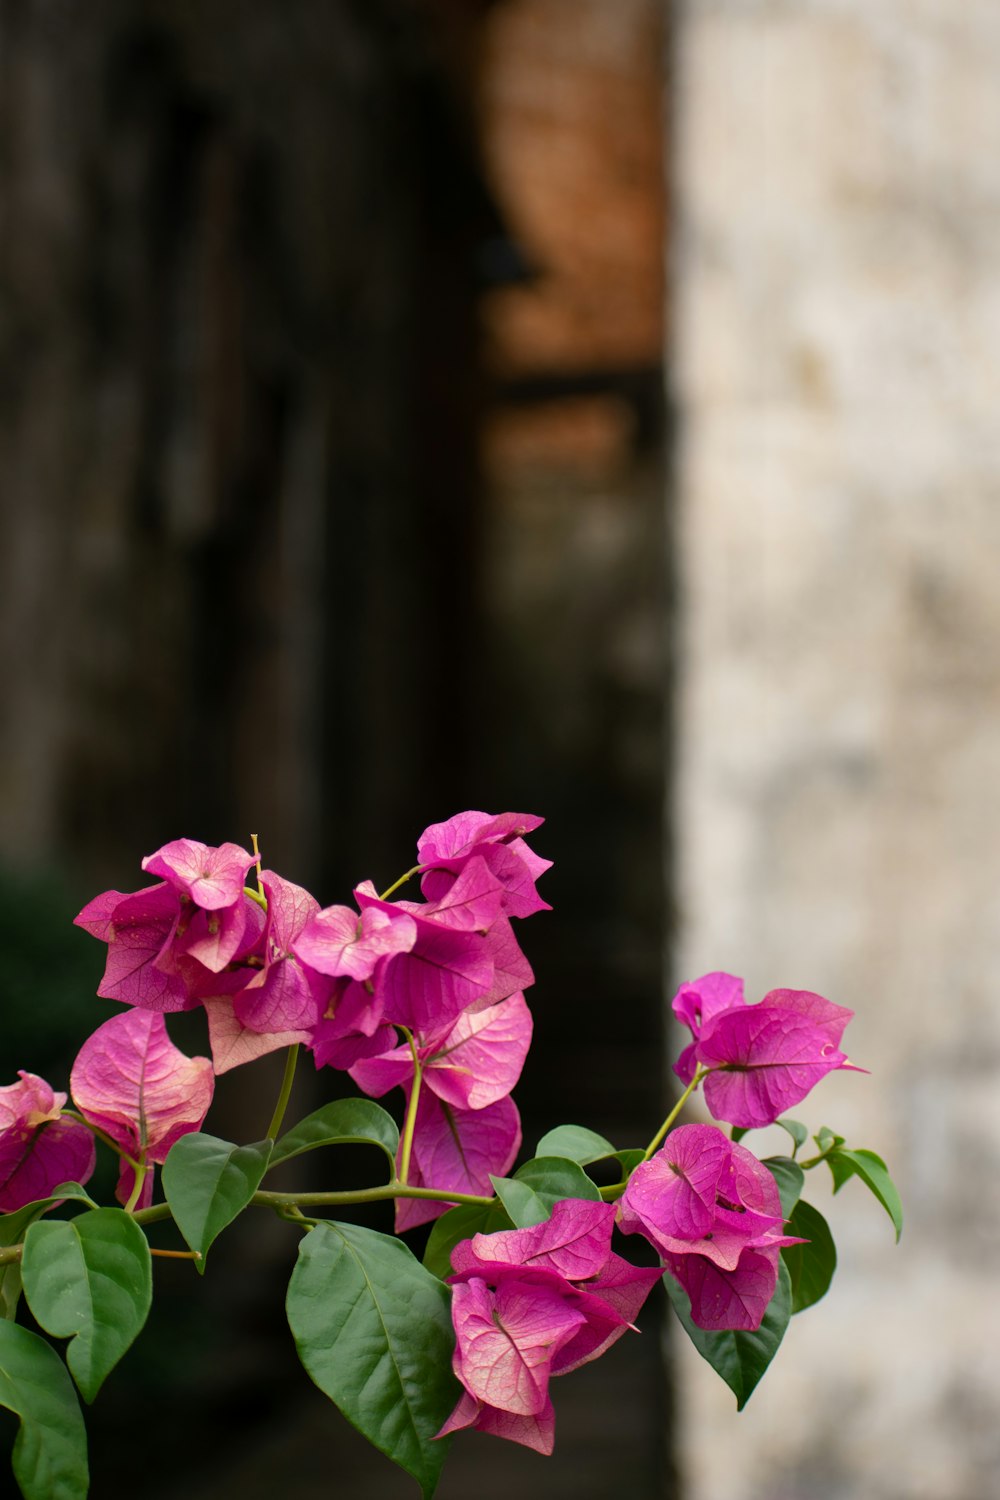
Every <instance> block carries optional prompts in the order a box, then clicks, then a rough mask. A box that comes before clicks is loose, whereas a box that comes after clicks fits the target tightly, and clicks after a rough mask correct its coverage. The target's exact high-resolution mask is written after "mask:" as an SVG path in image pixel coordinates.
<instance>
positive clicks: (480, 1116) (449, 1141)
mask: <svg viewBox="0 0 1000 1500" xmlns="http://www.w3.org/2000/svg"><path fill="white" fill-rule="evenodd" d="M520 1145H521V1117H520V1115H519V1114H518V1111H517V1105H516V1104H515V1103H514V1101H513V1099H511V1098H510V1097H508V1098H506V1099H500V1100H498V1101H497V1103H496V1104H489V1105H487V1107H486V1108H485V1109H454V1108H453V1107H452V1106H451V1105H450V1104H445V1103H444V1101H443V1100H441V1099H439V1098H438V1097H437V1095H436V1094H433V1093H432V1092H431V1091H430V1089H422V1090H421V1093H420V1100H419V1102H418V1104H417V1118H416V1125H415V1129H414V1134H413V1154H412V1156H411V1157H410V1172H409V1178H408V1181H409V1184H410V1186H411V1187H435V1188H441V1189H443V1190H444V1191H446V1192H447V1190H448V1189H449V1188H450V1189H451V1190H452V1191H453V1192H456V1193H492V1191H493V1185H492V1183H491V1182H490V1173H491V1172H492V1173H495V1174H496V1175H498V1176H501V1177H502V1176H503V1174H504V1173H505V1172H507V1171H509V1169H510V1168H511V1167H512V1166H513V1164H514V1158H515V1157H516V1156H517V1153H518V1148H519V1147H520ZM447 1207H448V1204H447V1203H434V1202H432V1201H431V1200H429V1199H420V1198H398V1199H397V1200H396V1230H397V1233H398V1232H399V1231H400V1230H402V1229H413V1228H415V1226H416V1225H418V1224H426V1223H428V1221H429V1220H431V1219H436V1218H437V1217H438V1216H439V1215H440V1214H443V1213H444V1212H445V1210H446V1209H447Z"/></svg>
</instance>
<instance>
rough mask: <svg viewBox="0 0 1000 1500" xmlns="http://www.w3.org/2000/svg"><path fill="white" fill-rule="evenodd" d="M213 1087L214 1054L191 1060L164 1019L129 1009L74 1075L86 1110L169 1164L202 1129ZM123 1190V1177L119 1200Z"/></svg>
mask: <svg viewBox="0 0 1000 1500" xmlns="http://www.w3.org/2000/svg"><path fill="white" fill-rule="evenodd" d="M214 1087H215V1080H214V1077H213V1074H212V1064H211V1063H210V1062H209V1060H208V1058H207V1057H186V1056H185V1055H184V1053H183V1052H181V1051H179V1049H178V1048H177V1047H175V1046H174V1044H173V1043H172V1042H171V1040H170V1038H169V1037H168V1035H167V1027H166V1023H165V1021H164V1019H163V1017H162V1016H160V1015H155V1014H152V1013H151V1012H149V1011H145V1010H127V1011H124V1012H123V1013H122V1014H121V1015H117V1016H112V1017H111V1019H110V1021H105V1022H104V1024H103V1026H99V1027H98V1028H97V1030H96V1031H95V1032H94V1033H93V1035H92V1036H90V1037H88V1039H87V1041H85V1042H84V1044H83V1046H82V1047H81V1048H80V1051H79V1053H78V1054H77V1058H76V1061H75V1062H74V1064H73V1070H72V1073H71V1075H70V1089H71V1090H72V1094H73V1099H74V1101H75V1103H76V1106H77V1108H78V1109H79V1111H80V1113H81V1114H82V1115H85V1116H86V1118H87V1119H88V1120H89V1121H90V1122H91V1124H92V1125H96V1126H97V1127H98V1129H100V1130H103V1131H104V1133H105V1135H108V1136H110V1137H111V1139H112V1140H113V1141H114V1142H115V1143H116V1144H117V1145H118V1146H120V1147H121V1149H122V1150H123V1151H124V1152H126V1153H127V1154H128V1155H129V1156H131V1157H132V1158H133V1159H136V1160H137V1159H138V1158H139V1157H140V1156H141V1155H145V1158H146V1160H147V1161H151V1162H164V1161H166V1158H167V1152H168V1151H169V1150H170V1148H171V1146H172V1145H173V1144H174V1142H175V1141H178V1140H180V1138H181V1136H182V1135H186V1134H187V1133H188V1132H189V1131H191V1130H199V1129H200V1128H201V1124H202V1121H203V1120H204V1118H205V1116H206V1114H207V1113H208V1107H209V1105H210V1104H211V1102H212V1092H213V1089H214ZM128 1175H129V1177H130V1176H131V1173H129V1174H128ZM124 1191H125V1184H124V1182H119V1187H118V1192H119V1198H120V1199H121V1201H124V1198H122V1194H123V1192H124ZM126 1196H127V1194H126Z"/></svg>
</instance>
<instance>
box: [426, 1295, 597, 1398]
mask: <svg viewBox="0 0 1000 1500" xmlns="http://www.w3.org/2000/svg"><path fill="white" fill-rule="evenodd" d="M452 1320H453V1322H454V1325H455V1339H456V1347H455V1373H456V1375H457V1376H458V1378H459V1380H461V1382H462V1384H463V1385H464V1386H465V1388H466V1390H467V1391H469V1393H470V1394H471V1395H473V1396H475V1398H476V1399H477V1400H478V1401H481V1402H483V1403H484V1405H488V1406H493V1407H496V1408H498V1409H499V1410H501V1411H506V1412H510V1413H511V1414H512V1415H514V1416H533V1415H537V1414H538V1413H539V1412H540V1411H542V1410H543V1408H544V1406H545V1403H546V1400H547V1398H548V1381H549V1372H550V1368H551V1364H552V1358H553V1355H554V1354H555V1353H557V1352H558V1350H559V1349H561V1348H562V1346H563V1345H564V1344H565V1343H567V1342H568V1341H569V1339H571V1338H572V1336H573V1334H574V1333H575V1332H576V1330H577V1329H578V1328H579V1327H580V1326H581V1325H582V1323H583V1322H584V1316H583V1314H582V1313H581V1312H579V1311H578V1310H577V1309H576V1308H573V1307H571V1306H569V1304H568V1303H567V1302H566V1301H564V1300H563V1299H562V1298H561V1297H559V1296H558V1295H557V1294H556V1293H555V1292H554V1291H551V1290H549V1289H548V1288H545V1287H539V1286H534V1285H530V1284H527V1285H522V1284H521V1283H519V1282H517V1281H505V1282H503V1283H502V1284H501V1285H500V1286H499V1287H498V1288H497V1290H496V1291H495V1292H491V1291H490V1289H489V1288H488V1287H487V1285H486V1283H485V1282H484V1281H481V1280H479V1279H478V1278H475V1279H473V1280H471V1281H468V1282H460V1283H459V1284H458V1285H457V1286H456V1287H455V1288H454V1292H453V1303H452Z"/></svg>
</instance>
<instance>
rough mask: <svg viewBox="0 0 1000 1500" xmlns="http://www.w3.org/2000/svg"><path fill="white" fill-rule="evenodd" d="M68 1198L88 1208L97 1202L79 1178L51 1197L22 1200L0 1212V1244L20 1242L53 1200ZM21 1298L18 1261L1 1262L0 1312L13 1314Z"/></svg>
mask: <svg viewBox="0 0 1000 1500" xmlns="http://www.w3.org/2000/svg"><path fill="white" fill-rule="evenodd" d="M67 1199H69V1200H71V1201H73V1202H79V1203H86V1204H88V1205H89V1206H90V1207H91V1208H96V1207H97V1204H96V1203H95V1202H94V1201H93V1199H92V1198H90V1197H88V1195H87V1193H86V1192H85V1191H84V1189H83V1188H82V1187H81V1186H80V1184H79V1183H78V1182H66V1183H63V1185H62V1186H61V1187H59V1188H57V1189H56V1191H55V1193H54V1194H53V1196H52V1197H51V1198H38V1199H36V1201H35V1202H34V1203H25V1204H24V1205H23V1207H21V1208H18V1209H15V1210H14V1212H13V1213H12V1214H0V1246H2V1247H4V1248H6V1247H7V1246H8V1245H20V1244H21V1242H22V1241H23V1239H24V1236H25V1235H26V1234H27V1232H28V1228H29V1226H30V1225H32V1224H34V1222H35V1220H36V1219H40V1218H41V1217H42V1214H44V1213H47V1212H48V1210H49V1209H50V1208H54V1207H55V1206H56V1204H58V1203H63V1202H65V1201H66V1200H67ZM20 1300H21V1262H20V1261H19V1260H10V1261H7V1262H6V1263H5V1264H3V1265H0V1316H2V1317H5V1318H14V1317H16V1316H17V1304H18V1302H19V1301H20Z"/></svg>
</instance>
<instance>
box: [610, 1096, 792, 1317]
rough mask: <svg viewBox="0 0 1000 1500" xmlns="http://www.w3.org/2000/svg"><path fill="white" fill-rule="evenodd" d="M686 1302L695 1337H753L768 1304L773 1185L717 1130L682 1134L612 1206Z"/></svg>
mask: <svg viewBox="0 0 1000 1500" xmlns="http://www.w3.org/2000/svg"><path fill="white" fill-rule="evenodd" d="M619 1223H620V1226H621V1228H622V1230H623V1232H624V1233H625V1234H635V1233H639V1234H643V1235H645V1237H646V1239H648V1240H649V1241H650V1243H651V1244H653V1245H654V1246H655V1247H656V1249H657V1250H658V1251H659V1252H660V1255H661V1256H662V1258H663V1263H664V1265H665V1266H666V1268H667V1270H668V1271H670V1273H671V1275H673V1276H674V1277H675V1278H676V1280H677V1281H679V1282H680V1284H681V1285H682V1286H683V1287H684V1289H685V1291H686V1292H687V1293H688V1296H689V1298H690V1300H691V1317H692V1318H693V1320H694V1322H695V1323H697V1325H698V1327H699V1328H710V1329H723V1328H729V1329H736V1328H742V1329H754V1328H759V1327H760V1323H761V1319H762V1318H763V1316H764V1313H765V1311H766V1309H767V1304H768V1302H770V1300H771V1297H772V1296H773V1294H774V1288H775V1286H776V1284H777V1279H778V1254H779V1251H780V1250H781V1247H782V1246H783V1245H795V1244H799V1243H800V1241H798V1240H796V1239H792V1238H789V1237H788V1236H786V1235H783V1234H782V1223H783V1221H782V1215H781V1201H780V1199H779V1197H778V1189H777V1187H776V1186H775V1182H774V1178H773V1177H772V1176H771V1174H770V1172H769V1171H768V1170H767V1168H766V1167H765V1166H763V1165H762V1164H761V1162H759V1161H758V1160H757V1158H756V1157H755V1156H754V1155H753V1153H752V1152H750V1151H747V1150H746V1148H745V1147H743V1146H740V1145H737V1144H736V1143H735V1142H733V1141H730V1140H728V1139H727V1138H726V1136H725V1135H723V1133H722V1131H721V1130H719V1129H718V1127H717V1126H715V1125H682V1126H681V1127H680V1128H679V1129H678V1130H674V1131H672V1132H671V1134H670V1135H668V1136H667V1139H666V1142H665V1144H664V1145H663V1146H662V1147H661V1148H660V1150H659V1151H657V1153H656V1155H655V1156H653V1157H651V1158H650V1160H649V1161H646V1162H642V1163H640V1165H639V1166H638V1167H637V1168H636V1170H635V1171H634V1172H633V1174H632V1176H631V1178H630V1179H629V1183H628V1186H627V1187H626V1189H625V1192H624V1193H623V1195H622V1199H621V1203H620V1205H619Z"/></svg>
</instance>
